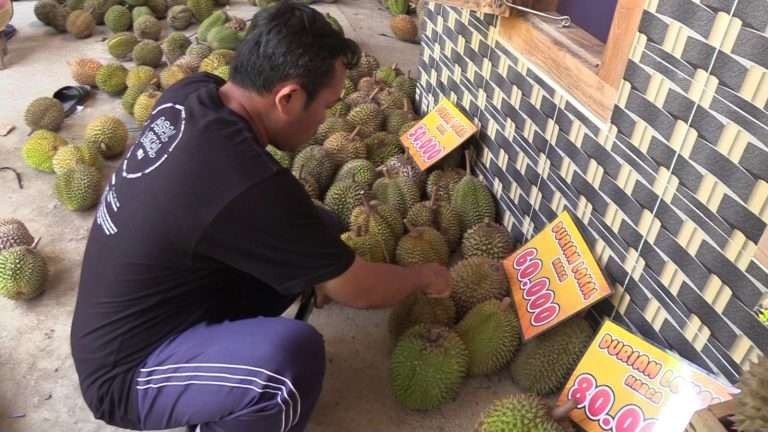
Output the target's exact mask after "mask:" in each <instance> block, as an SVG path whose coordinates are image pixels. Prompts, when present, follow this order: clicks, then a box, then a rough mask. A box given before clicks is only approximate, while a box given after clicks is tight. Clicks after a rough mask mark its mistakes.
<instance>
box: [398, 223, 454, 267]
mask: <svg viewBox="0 0 768 432" xmlns="http://www.w3.org/2000/svg"><path fill="white" fill-rule="evenodd" d="M406 225H408V224H407V223H406ZM450 255H451V251H450V249H449V248H448V243H447V242H446V241H445V237H443V235H442V234H440V232H439V231H437V230H435V229H434V228H431V227H411V226H409V227H408V234H406V235H404V236H403V238H401V239H400V241H399V242H398V243H397V250H396V251H395V260H396V261H397V263H398V264H400V265H402V266H409V265H414V264H427V263H438V264H442V265H448V259H449V258H450Z"/></svg>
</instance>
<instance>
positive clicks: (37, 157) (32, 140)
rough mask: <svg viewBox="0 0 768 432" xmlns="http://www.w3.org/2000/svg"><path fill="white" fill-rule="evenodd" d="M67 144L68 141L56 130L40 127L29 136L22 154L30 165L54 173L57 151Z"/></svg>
mask: <svg viewBox="0 0 768 432" xmlns="http://www.w3.org/2000/svg"><path fill="white" fill-rule="evenodd" d="M65 145H67V141H66V140H65V139H64V138H62V137H61V136H59V135H58V134H56V133H55V132H51V131H49V130H45V129H39V130H36V131H35V132H33V133H32V135H30V136H29V138H27V141H26V142H25V143H24V146H23V147H22V148H21V156H22V158H23V159H24V162H25V163H26V164H27V165H28V166H30V167H32V168H34V169H36V170H39V171H43V172H48V173H52V172H53V157H54V156H55V155H56V151H57V150H58V149H59V148H61V147H64V146H65Z"/></svg>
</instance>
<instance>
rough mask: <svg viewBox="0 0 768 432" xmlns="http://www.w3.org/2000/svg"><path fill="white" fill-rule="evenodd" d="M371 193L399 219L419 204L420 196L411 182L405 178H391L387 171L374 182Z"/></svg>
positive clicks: (417, 189)
mask: <svg viewBox="0 0 768 432" xmlns="http://www.w3.org/2000/svg"><path fill="white" fill-rule="evenodd" d="M373 193H374V195H376V198H378V199H379V201H381V202H383V203H385V204H388V205H390V206H391V207H392V208H393V209H395V211H397V213H398V214H400V217H401V218H404V217H405V216H406V215H407V214H408V210H410V209H411V207H413V206H414V205H415V204H416V203H417V202H419V198H420V196H421V194H420V193H419V188H418V187H417V186H416V184H415V183H414V182H413V180H411V179H410V178H407V177H392V176H391V175H390V174H389V171H388V170H384V177H383V178H380V179H378V180H376V182H374V184H373Z"/></svg>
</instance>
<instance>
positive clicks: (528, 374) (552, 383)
mask: <svg viewBox="0 0 768 432" xmlns="http://www.w3.org/2000/svg"><path fill="white" fill-rule="evenodd" d="M593 336H594V332H593V331H592V327H590V325H589V323H588V322H587V321H585V320H584V319H583V318H581V317H574V318H571V319H569V320H568V321H566V322H563V323H561V324H559V325H558V326H556V327H554V328H552V329H550V330H547V332H545V333H543V334H541V335H539V336H537V337H535V338H534V339H532V340H530V341H528V342H526V343H525V344H523V347H522V348H521V349H520V352H518V353H517V355H516V356H515V359H514V360H513V361H512V365H511V366H510V372H511V374H512V379H513V380H514V381H515V383H516V384H517V385H519V386H520V387H521V388H522V389H523V390H525V391H528V392H531V393H534V394H537V395H539V396H544V395H549V394H553V393H555V392H558V391H560V390H562V389H563V386H564V385H565V383H566V382H567V381H568V378H569V377H570V376H571V374H572V373H573V370H574V369H575V368H576V365H577V364H578V363H579V361H580V360H581V357H582V356H583V355H584V352H585V351H586V350H587V348H588V347H589V344H590V343H591V342H592V338H593Z"/></svg>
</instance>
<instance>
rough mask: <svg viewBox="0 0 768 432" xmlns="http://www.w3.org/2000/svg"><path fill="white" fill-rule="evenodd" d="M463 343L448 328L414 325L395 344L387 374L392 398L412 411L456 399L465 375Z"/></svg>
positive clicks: (429, 408)
mask: <svg viewBox="0 0 768 432" xmlns="http://www.w3.org/2000/svg"><path fill="white" fill-rule="evenodd" d="M468 363H469V361H468V354H467V349H466V347H465V346H464V343H463V342H462V341H461V338H459V336H458V335H456V333H454V332H453V331H452V330H451V329H449V328H447V327H440V326H428V325H424V324H422V325H417V326H416V327H413V328H411V329H410V330H408V331H407V332H406V333H405V334H403V336H402V337H401V338H400V340H399V341H398V343H397V345H396V346H395V349H394V352H393V353H392V363H391V367H390V373H391V377H392V389H393V392H394V395H395V398H396V399H397V400H398V401H399V402H400V403H401V404H402V405H403V406H404V407H406V408H408V409H412V410H431V409H435V408H438V407H439V406H441V405H443V404H445V403H446V402H449V401H450V400H452V399H453V398H455V397H456V395H457V394H458V391H459V386H460V385H461V383H462V381H463V380H464V378H465V376H466V374H467V366H468Z"/></svg>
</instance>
